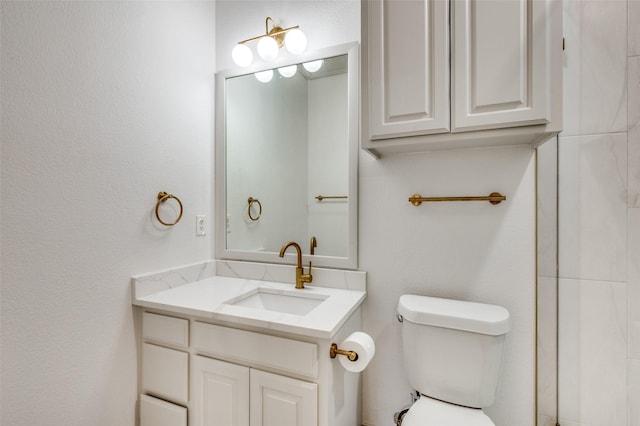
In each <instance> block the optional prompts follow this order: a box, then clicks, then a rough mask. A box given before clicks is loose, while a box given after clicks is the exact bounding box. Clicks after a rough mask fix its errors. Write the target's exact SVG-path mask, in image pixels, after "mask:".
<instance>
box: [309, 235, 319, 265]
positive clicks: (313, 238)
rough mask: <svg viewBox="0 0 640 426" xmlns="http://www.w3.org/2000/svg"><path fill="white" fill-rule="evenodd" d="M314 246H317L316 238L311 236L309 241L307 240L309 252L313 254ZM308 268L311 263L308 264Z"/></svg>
mask: <svg viewBox="0 0 640 426" xmlns="http://www.w3.org/2000/svg"><path fill="white" fill-rule="evenodd" d="M316 247H318V240H317V239H316V237H315V236H314V237H311V241H309V254H311V255H314V254H315V251H316V250H315V249H316ZM309 268H311V264H309Z"/></svg>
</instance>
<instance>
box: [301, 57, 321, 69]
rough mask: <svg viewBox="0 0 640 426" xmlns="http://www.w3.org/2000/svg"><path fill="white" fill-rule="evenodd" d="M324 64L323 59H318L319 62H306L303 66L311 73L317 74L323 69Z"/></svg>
mask: <svg viewBox="0 0 640 426" xmlns="http://www.w3.org/2000/svg"><path fill="white" fill-rule="evenodd" d="M323 62H324V61H323V60H322V59H318V60H317V61H311V62H305V63H304V64H302V66H303V67H304V69H305V70H307V71H309V72H316V71H318V70H319V69H320V68H321V67H322V63H323Z"/></svg>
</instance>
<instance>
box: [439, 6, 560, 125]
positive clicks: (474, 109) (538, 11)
mask: <svg viewBox="0 0 640 426" xmlns="http://www.w3.org/2000/svg"><path fill="white" fill-rule="evenodd" d="M451 14H452V23H453V28H452V52H451V59H452V68H453V71H452V82H451V86H452V89H451V90H452V104H453V110H452V115H453V117H452V132H463V131H469V130H483V129H496V128H501V127H513V126H524V125H534V124H545V123H548V122H549V121H550V118H551V117H550V108H549V106H548V98H547V96H548V92H549V84H550V83H549V79H550V78H551V77H550V75H549V71H548V70H549V67H548V61H549V60H550V58H549V57H548V52H549V48H548V45H549V43H550V41H549V39H550V25H551V24H550V19H549V16H548V4H547V2H546V1H541V0H453V1H452V3H451Z"/></svg>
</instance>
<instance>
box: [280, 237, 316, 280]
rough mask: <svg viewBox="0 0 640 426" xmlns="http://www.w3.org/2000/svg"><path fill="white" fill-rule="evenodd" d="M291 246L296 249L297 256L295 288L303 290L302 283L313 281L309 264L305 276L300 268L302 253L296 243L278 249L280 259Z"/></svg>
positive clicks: (289, 243)
mask: <svg viewBox="0 0 640 426" xmlns="http://www.w3.org/2000/svg"><path fill="white" fill-rule="evenodd" d="M291 246H293V248H295V249H296V252H297V254H298V266H297V267H296V288H304V283H310V282H311V281H313V276H312V275H311V262H309V273H308V274H305V273H304V269H303V268H302V251H301V250H300V246H299V245H298V243H295V242H293V241H289V242H288V243H286V244H285V245H283V246H282V248H281V249H280V257H284V252H285V251H287V249H288V248H289V247H291Z"/></svg>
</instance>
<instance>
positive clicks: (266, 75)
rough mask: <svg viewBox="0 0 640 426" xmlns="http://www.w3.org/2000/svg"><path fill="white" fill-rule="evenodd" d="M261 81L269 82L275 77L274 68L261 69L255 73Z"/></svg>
mask: <svg viewBox="0 0 640 426" xmlns="http://www.w3.org/2000/svg"><path fill="white" fill-rule="evenodd" d="M254 75H255V76H256V79H257V80H258V81H259V82H261V83H268V82H270V81H271V79H272V78H273V70H266V71H260V72H257V73H255V74H254Z"/></svg>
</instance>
